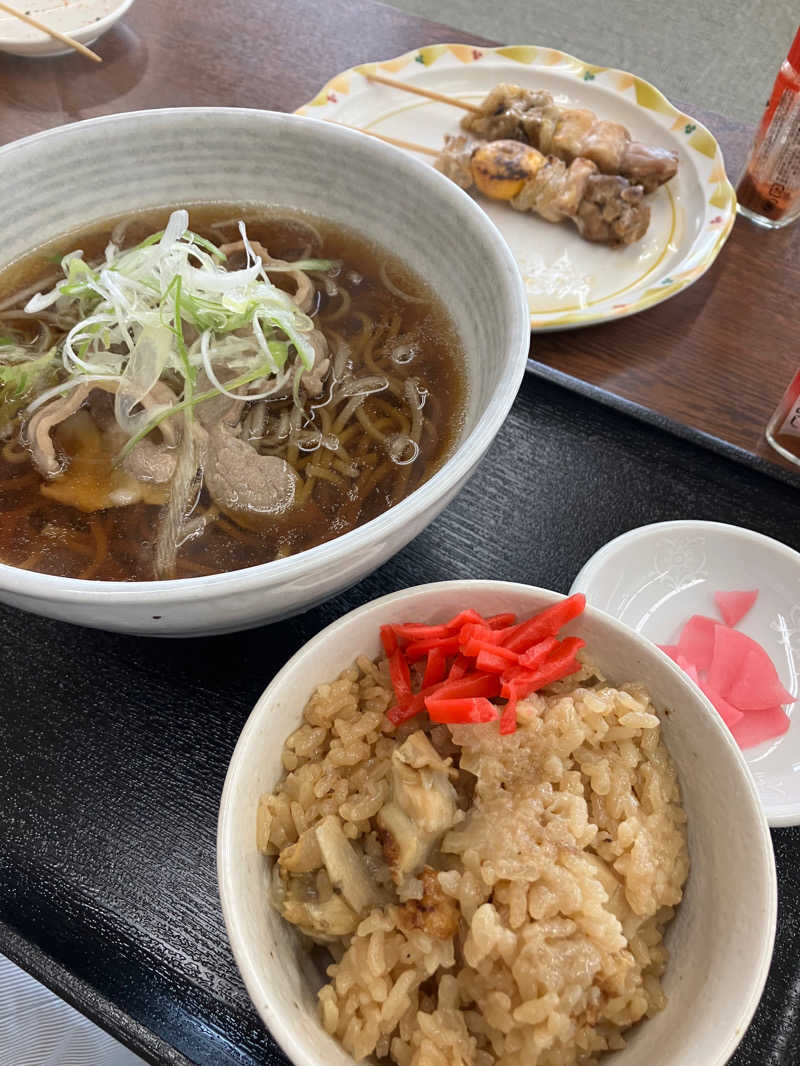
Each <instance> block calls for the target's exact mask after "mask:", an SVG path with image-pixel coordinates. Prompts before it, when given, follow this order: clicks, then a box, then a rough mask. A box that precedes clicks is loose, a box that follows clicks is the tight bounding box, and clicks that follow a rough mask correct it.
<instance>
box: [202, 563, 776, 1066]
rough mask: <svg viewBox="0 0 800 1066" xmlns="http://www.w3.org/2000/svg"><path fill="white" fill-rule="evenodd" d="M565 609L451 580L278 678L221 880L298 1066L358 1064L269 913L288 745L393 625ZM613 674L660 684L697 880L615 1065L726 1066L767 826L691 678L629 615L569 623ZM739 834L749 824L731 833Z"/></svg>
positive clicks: (380, 613)
mask: <svg viewBox="0 0 800 1066" xmlns="http://www.w3.org/2000/svg"><path fill="white" fill-rule="evenodd" d="M560 599H561V596H559V595H558V594H557V593H555V592H549V591H546V590H545V589H539V588H533V587H531V586H528V585H519V584H513V583H511V582H505V581H444V582H439V583H437V584H431V585H421V586H418V587H417V588H411V589H404V590H402V591H400V592H395V593H393V594H391V595H389V596H384V597H383V598H382V599H378V600H373V601H372V603H368V604H366V605H365V606H363V607H360V608H358V609H357V610H355V611H351V612H350V613H349V614H347V615H345V616H344V617H343V618H340V619H339V620H338V621H336V622H334V623H333V624H332V625H330V626H328V627H327V629H324V630H322V632H321V633H318V634H317V635H316V636H315V637H313V639H312V640H310V641H309V642H308V643H307V644H306V645H305V646H304V647H303V648H301V649H300V651H298V652H297V654H296V655H295V656H294V657H293V658H292V659H290V660H289V662H288V663H287V664H286V666H285V667H284V668H283V669H282V670H281V671H280V673H278V674H277V675H276V677H275V678H274V679H273V680H272V682H271V683H270V684H269V686H268V687H267V689H266V691H265V692H264V694H263V695H262V696H261V698H260V700H259V701H258V703H257V704H256V706H255V708H254V710H253V712H252V714H251V715H250V717H249V718H248V720H247V723H246V724H245V727H244V729H243V730H242V734H241V736H240V737H239V741H238V743H237V745H236V750H235V751H234V753H233V757H232V759H231V763H230V766H229V768H228V774H227V777H226V779H225V787H224V790H223V793H222V801H221V804H220V816H219V827H218V832H217V873H218V877H219V889H220V898H221V902H222V910H223V914H224V916H225V924H226V927H227V931H228V937H229V939H230V942H231V947H232V948H233V954H234V957H235V959H236V962H237V965H238V967H239V970H240V971H241V974H242V977H243V978H244V982H245V985H246V986H247V990H248V992H249V994H250V997H251V999H252V1001H253V1003H254V1005H255V1007H256V1010H257V1011H258V1012H259V1014H260V1015H261V1018H262V1019H263V1021H264V1023H265V1025H266V1026H267V1027H268V1029H269V1031H270V1032H271V1033H272V1035H273V1037H274V1038H275V1039H276V1040H277V1041H278V1043H279V1044H280V1046H281V1047H282V1048H283V1050H284V1051H285V1052H286V1054H287V1056H288V1057H289V1059H291V1061H292V1062H293V1063H294V1064H295V1066H319V1064H320V1063H325V1064H326V1066H353V1060H352V1059H351V1057H350V1056H349V1055H348V1054H347V1053H346V1052H345V1051H344V1049H343V1048H342V1047H341V1046H340V1045H339V1044H338V1043H337V1042H336V1041H334V1040H333V1039H332V1038H331V1037H330V1036H328V1034H327V1033H326V1032H325V1030H324V1029H323V1027H322V1025H321V1023H320V1021H319V1019H318V1016H317V1011H316V992H317V989H318V988H319V987H320V986H321V984H322V983H323V982H324V975H323V972H322V969H321V968H319V967H318V964H317V963H316V962H315V960H314V958H313V956H312V954H311V953H309V951H308V948H307V946H304V945H303V944H302V943H301V941H300V938H299V937H298V935H297V933H296V931H295V930H294V929H293V928H292V927H290V926H289V925H288V923H287V922H285V921H284V920H283V918H282V917H281V916H280V915H279V914H278V912H277V911H276V910H274V909H273V908H272V907H271V906H270V904H269V879H270V863H269V861H268V860H267V859H266V858H265V857H264V856H263V855H262V854H261V853H260V852H259V851H258V849H257V846H256V810H257V807H258V799H259V796H260V795H261V794H262V793H263V792H267V791H271V790H272V789H273V788H274V787H275V785H276V783H277V781H278V779H279V778H280V777H281V775H282V773H283V766H282V763H281V754H282V749H283V742H284V740H285V739H286V737H287V736H288V735H289V733H291V732H292V731H293V730H295V729H296V728H297V727H298V726H299V724H300V722H301V719H302V713H303V707H304V705H305V703H306V702H307V700H308V698H309V696H310V695H311V693H312V692H313V691H314V689H315V688H316V687H317V685H319V684H321V683H322V682H324V681H329V680H330V679H331V678H334V677H336V676H338V674H339V673H340V672H341V671H342V670H344V669H345V668H346V667H348V666H350V665H351V664H352V662H353V660H354V659H355V658H356V657H357V656H358V655H360V654H364V655H369V656H376V655H377V654H378V652H379V648H380V641H379V626H380V625H381V624H383V623H391V622H401V621H403V622H405V621H409V620H411V619H413V620H419V621H424V622H441V621H442V620H444V619H445V618H449V617H452V615H454V614H455V613H456V612H457V611H459V610H461V609H463V608H464V607H467V606H469V607H474V608H475V609H476V610H479V611H482V612H483V613H485V614H487V615H491V614H495V613H496V612H499V611H514V612H515V613H517V614H519V615H520V616H523V617H524V616H527V615H530V614H533V613H534V612H535V611H537V610H541V609H542V608H543V607H546V606H548V605H549V604H552V603H555V602H557V601H558V600H560ZM569 631H570V632H571V633H575V634H578V635H580V636H582V637H583V638H584V639H585V640H586V642H587V646H588V648H589V650H590V651H591V654H592V656H593V658H594V659H595V661H596V662H597V663H598V665H599V666H600V667H601V669H603V670H604V671H605V672H606V673H607V674H608V676H609V677H611V678H613V679H615V680H619V681H624V680H629V679H631V680H632V679H636V680H640V681H643V682H644V683H645V684H646V685H647V686H648V688H649V690H650V693H651V696H652V698H653V701H654V703H655V705H656V707H657V708H659V709H660V710H662V711H663V710H668V711H670V713H669V714H665V715H664V716H663V719H662V721H663V735H664V739H665V741H666V743H667V745H668V747H669V749H670V752H671V754H672V757H673V758H674V760H675V763H676V765H677V768H678V774H679V778H680V785H681V794H682V797H683V804H684V807H685V809H686V812H687V815H688V832H689V852H690V857H691V864H692V865H691V870H690V873H689V879H688V881H687V884H686V889H685V893H684V898H683V901H682V902H681V904H680V906H679V907H678V910H677V914H676V917H675V921H674V922H673V924H672V925H671V926H670V928H669V931H668V933H667V946H668V948H669V951H670V955H671V958H670V963H669V968H668V970H667V972H666V974H665V977H664V990H665V992H666V994H667V997H668V1002H667V1006H666V1008H665V1009H664V1010H663V1011H662V1012H660V1013H659V1014H656V1015H655V1016H654V1017H653V1018H651V1019H649V1020H648V1021H647V1022H646V1023H645V1024H643V1025H641V1026H639V1027H637V1029H635V1030H634V1031H633V1032H632V1033H631V1034H630V1036H629V1039H628V1043H627V1047H626V1048H625V1050H624V1051H621V1052H618V1053H615V1054H614V1055H613V1056H609V1058H608V1066H612V1063H613V1066H642V1063H647V1066H724V1063H726V1062H727V1061H728V1060H729V1058H730V1057H731V1055H732V1054H733V1052H734V1050H735V1049H736V1046H737V1045H738V1044H739V1041H740V1040H741V1039H742V1037H743V1035H744V1033H745V1030H746V1028H747V1026H748V1024H749V1022H750V1019H751V1018H752V1015H753V1012H754V1011H755V1008H756V1006H757V1004H758V1001H759V998H760V996H761V992H762V989H763V987H764V982H765V980H766V976H767V972H768V970H769V965H770V960H771V957H772V947H773V940H774V935H775V920H776V910H777V899H776V876H775V862H774V858H773V854H772V844H771V841H770V837H769V831H768V829H767V824H766V820H765V818H764V815H763V812H762V810H761V807H760V804H759V801H758V795H757V792H756V789H755V786H754V784H753V780H752V778H751V776H750V774H749V773H748V771H747V767H746V765H745V763H744V760H743V759H742V756H741V752H740V751H739V749H738V748H737V747H736V744H735V743H734V741H733V738H732V737H731V736H730V734H729V733H728V731H727V730H726V729H725V727H724V726H723V723H722V721H721V720H720V719H719V717H718V716H717V715H716V714H715V713H714V712H713V711H712V708H711V705H710V704H709V703H708V701H707V700H706V698H705V697H704V696H703V695H702V694H701V693H700V692H699V691H698V689H697V688H696V687H695V686H694V685H693V684H692V683H691V682H690V681H689V679H688V678H687V677H686V675H685V674H684V673H683V671H682V670H679V669H678V667H677V666H676V665H675V664H674V663H673V662H672V661H671V660H670V659H668V658H667V656H666V655H664V654H663V653H662V652H660V651H658V650H657V649H656V648H654V647H653V645H652V644H651V643H650V642H649V641H648V640H645V639H644V638H642V637H641V636H640V635H638V634H637V633H634V632H633V631H632V630H631V629H629V628H628V627H627V626H624V625H622V624H621V623H620V622H618V621H616V619H614V618H611V617H609V616H608V615H606V614H603V613H602V612H601V611H596V610H593V609H591V608H588V609H587V610H586V611H585V612H584V614H583V615H582V616H581V617H580V618H579V619H577V620H576V622H574V623H572V624H571V625H570V629H569ZM732 826H733V827H734V829H733V831H732Z"/></svg>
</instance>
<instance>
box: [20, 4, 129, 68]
mask: <svg viewBox="0 0 800 1066" xmlns="http://www.w3.org/2000/svg"><path fill="white" fill-rule="evenodd" d="M14 3H15V5H16V7H17V8H18V9H20V10H23V9H24V11H25V14H26V15H31V16H33V18H35V19H38V20H39V22H41V23H43V24H44V25H45V26H50V27H51V28H52V29H54V30H59V31H60V32H61V33H65V34H67V36H68V37H72V38H73V40H75V41H78V42H79V43H80V44H92V43H93V42H94V41H96V40H97V38H98V37H100V36H102V34H104V33H105V32H106V30H109V29H111V27H112V26H113V25H114V23H115V22H116V21H117V20H118V19H120V18H122V16H123V15H124V14H125V12H126V11H127V10H128V8H129V7H130V6H131V4H132V3H133V0H122V2H121V3H120V2H119V0H24V2H23V0H14ZM12 6H14V5H12ZM0 52H9V53H10V54H11V55H15V56H61V55H72V52H73V49H72V48H70V47H69V46H68V45H65V44H64V43H63V42H62V41H59V40H57V39H56V38H55V37H50V36H49V35H48V34H46V33H43V32H42V31H41V30H37V29H35V28H34V27H33V26H29V25H28V24H27V23H25V22H22V21H21V20H20V19H18V18H14V16H13V15H9V14H7V13H6V12H5V11H0Z"/></svg>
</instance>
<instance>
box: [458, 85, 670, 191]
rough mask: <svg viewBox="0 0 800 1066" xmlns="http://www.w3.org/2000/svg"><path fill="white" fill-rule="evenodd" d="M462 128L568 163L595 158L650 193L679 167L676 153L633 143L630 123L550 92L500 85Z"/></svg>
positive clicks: (601, 165) (601, 168)
mask: <svg viewBox="0 0 800 1066" xmlns="http://www.w3.org/2000/svg"><path fill="white" fill-rule="evenodd" d="M461 126H462V129H464V130H467V131H468V132H469V133H471V134H472V135H473V136H475V137H479V138H480V139H481V140H486V141H495V140H515V141H523V142H524V143H526V144H529V145H531V146H532V147H533V148H536V149H538V150H539V151H540V152H543V153H544V154H545V155H553V156H555V157H556V158H558V159H561V160H563V161H564V162H565V163H571V162H572V161H573V160H574V159H578V158H583V159H589V160H591V161H592V162H593V163H594V164H595V165H596V166H597V169H598V170H599V171H600V172H601V173H603V174H614V175H619V176H620V177H623V178H627V179H628V181H629V182H630V183H631V184H632V185H641V186H642V187H643V189H644V191H645V193H649V192H653V190H654V189H657V188H658V186H659V185H663V184H664V182H667V181H669V180H670V178H673V177H674V176H675V174H676V173H677V170H678V156H677V154H676V153H675V152H673V151H670V150H669V149H666V148H659V147H657V146H656V145H649V144H643V143H642V142H640V141H633V140H631V135H630V133H629V132H628V130H627V129H626V128H625V126H622V125H620V124H619V123H618V122H606V121H604V120H602V119H599V118H598V117H597V116H596V115H595V114H594V112H593V111H588V110H586V109H584V108H565V107H561V106H560V105H558V104H556V103H555V102H554V100H553V97H552V95H551V94H550V93H548V92H545V91H544V90H536V89H523V88H522V87H521V86H519V85H510V84H500V85H496V86H495V87H494V89H492V91H491V92H490V93H489V95H488V96H487V97H486V99H485V100H484V101H483V103H482V104H481V111H480V114H468V115H465V116H464V118H463V119H462V120H461Z"/></svg>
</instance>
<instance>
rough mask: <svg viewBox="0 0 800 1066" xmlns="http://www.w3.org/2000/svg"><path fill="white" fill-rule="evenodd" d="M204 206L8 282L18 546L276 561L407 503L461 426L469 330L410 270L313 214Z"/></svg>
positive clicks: (118, 574)
mask: <svg viewBox="0 0 800 1066" xmlns="http://www.w3.org/2000/svg"><path fill="white" fill-rule="evenodd" d="M189 216H190V217H188V218H187V216H186V214H185V213H181V212H179V211H173V212H171V211H170V210H169V209H164V210H161V211H151V212H146V213H141V214H136V215H132V216H128V217H126V218H125V219H123V220H119V219H114V220H109V221H107V222H105V223H103V224H101V225H97V226H95V227H93V228H91V229H87V230H83V231H81V232H79V233H74V234H70V235H68V236H66V237H64V238H62V239H60V240H58V241H56V242H54V243H53V244H51V245H49V246H47V247H44V248H41V249H38V250H37V251H36V252H35V253H33V254H31V255H30V256H29V257H27V258H26V259H25V260H22V261H19V262H18V263H17V264H15V265H13V266H12V267H10V268H9V269H8V270H6V271H5V273H4V274H2V275H0V386H1V388H0V436H1V437H2V442H1V446H0V561H2V562H6V563H9V564H11V565H14V566H19V567H23V568H27V569H32V570H36V571H40V572H43V573H50V574H59V575H63V576H68V577H81V578H94V579H100V580H113V581H129V580H148V579H153V578H169V577H192V576H195V575H201V574H212V573H219V572H224V571H229V570H236V569H240V568H242V567H248V566H253V565H257V564H259V563H264V562H269V561H271V560H274V559H278V558H283V557H286V556H289V555H292V554H295V553H297V552H300V551H303V550H305V549H306V548H310V547H313V546H315V545H317V544H320V543H322V542H324V541H327V540H330V539H331V538H333V537H336V536H339V535H340V534H342V533H345V532H347V531H348V530H350V529H353V528H354V527H356V526H358V525H360V524H362V523H364V522H366V521H369V520H370V519H371V518H374V517H376V516H377V515H379V514H381V513H382V512H384V511H385V510H387V509H388V508H390V507H392V506H393V505H394V504H396V503H398V502H399V501H400V500H402V499H403V498H405V497H406V496H407V495H408V494H409V493H411V492H413V491H414V489H415V488H417V487H418V486H419V485H421V484H422V483H423V482H424V481H425V480H426V479H427V478H429V477H430V476H431V474H432V473H434V472H435V471H436V470H437V469H438V467H439V466H440V465H441V463H442V462H443V461H444V459H446V458H447V456H448V454H449V453H450V451H451V450H452V447H453V446H454V444H455V442H456V441H457V439H458V435H459V431H460V429H461V425H462V419H463V410H464V401H465V373H464V360H463V355H462V352H461V348H460V343H459V340H458V337H457V335H456V332H455V330H454V328H453V325H452V323H451V321H450V318H449V316H448V314H447V312H446V310H445V308H444V306H443V304H442V302H441V300H440V299H439V298H438V297H436V296H435V295H434V294H433V293H432V292H431V291H430V289H429V288H428V287H427V286H426V285H425V284H424V283H423V282H422V281H421V280H420V279H419V278H418V277H416V276H415V275H413V274H412V273H411V272H410V271H409V270H408V269H407V268H406V267H405V266H404V265H403V264H401V263H399V262H397V261H396V260H395V259H394V258H393V257H392V256H391V255H390V254H389V253H387V252H386V251H384V250H383V249H379V248H375V247H373V246H371V245H368V244H367V243H366V242H364V241H363V240H361V239H360V238H359V237H357V236H356V235H354V234H352V233H349V232H345V231H343V230H342V229H340V228H336V227H333V226H331V225H329V224H327V223H325V222H323V221H320V220H317V219H309V218H307V217H305V216H299V215H297V216H294V215H281V216H277V215H275V214H274V213H270V212H269V211H266V210H264V209H259V208H255V207H251V206H247V207H242V206H226V205H218V204H215V205H213V206H199V207H192V208H191V210H190V212H189ZM77 250H80V251H81V252H82V254H81V255H75V254H74V253H75V252H76V251H77Z"/></svg>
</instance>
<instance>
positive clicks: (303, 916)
mask: <svg viewBox="0 0 800 1066" xmlns="http://www.w3.org/2000/svg"><path fill="white" fill-rule="evenodd" d="M280 910H281V914H282V915H283V917H284V918H285V919H286V921H287V922H291V923H292V925H296V926H298V927H299V929H300V930H301V931H302V932H304V933H305V934H306V936H310V937H311V939H312V940H317V941H319V942H321V943H325V941H328V940H338V939H339V937H342V936H348V935H349V934H350V933H354V932H355V931H356V927H357V926H358V923H359V921H360V919H359V917H358V915H357V914H356V913H355V911H353V910H352V909H351V908H350V907H348V905H347V904H346V903H345V901H344V900H343V899H342V897H341V896H339V895H337V894H336V893H335V892H334V894H333V895H332V896H331V897H330V899H327V900H325V902H324V903H319V902H318V901H316V900H298V899H287V900H285V901H284V902H283V904H282V905H281V908H280Z"/></svg>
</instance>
